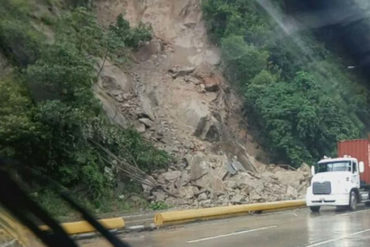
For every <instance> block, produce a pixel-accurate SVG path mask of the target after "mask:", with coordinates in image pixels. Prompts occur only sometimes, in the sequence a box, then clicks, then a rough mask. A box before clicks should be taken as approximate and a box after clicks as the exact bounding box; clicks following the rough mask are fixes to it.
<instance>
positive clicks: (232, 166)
mask: <svg viewBox="0 0 370 247" xmlns="http://www.w3.org/2000/svg"><path fill="white" fill-rule="evenodd" d="M96 11H97V16H98V19H99V21H100V22H101V23H102V24H103V25H105V26H108V25H109V24H111V23H113V22H114V20H115V18H116V17H117V16H118V15H119V14H121V13H125V18H126V19H127V20H129V22H130V23H131V25H132V26H135V25H138V24H139V23H140V22H143V23H146V24H150V25H151V26H152V30H153V36H154V38H153V39H152V40H151V41H150V42H147V43H145V45H144V46H143V47H141V48H140V49H139V50H138V51H137V52H136V53H135V54H134V62H133V63H132V65H131V66H130V68H128V69H125V70H122V69H120V68H119V67H117V66H115V65H113V64H112V63H109V62H107V63H106V65H105V66H104V68H103V70H102V72H101V78H100V80H99V82H98V84H97V86H96V87H95V92H96V95H97V96H98V98H99V99H100V100H101V101H102V103H103V107H104V109H105V111H106V112H107V114H108V115H109V116H110V118H111V119H112V120H113V121H114V122H116V123H117V124H119V125H121V126H122V127H129V126H134V127H135V128H136V130H137V131H138V132H140V133H142V135H144V136H145V137H146V138H147V139H149V140H151V141H152V142H153V143H154V145H155V146H157V147H158V148H160V149H163V150H166V151H167V152H169V153H170V154H172V155H173V156H174V157H176V162H175V164H174V165H172V166H170V167H169V168H168V169H166V170H160V171H157V172H155V173H154V174H152V176H153V177H154V178H155V179H156V180H157V181H158V182H159V183H160V184H161V185H163V186H164V187H165V191H163V189H158V188H153V187H148V186H146V185H143V189H144V193H145V195H146V197H147V198H148V199H149V200H151V201H157V202H158V201H160V202H165V203H166V204H168V205H174V206H185V207H186V206H192V207H194V206H195V207H197V206H212V205H227V204H230V203H231V204H238V203H246V202H257V201H274V200H282V199H295V198H301V197H302V196H303V194H304V193H305V189H306V187H307V185H308V178H309V169H308V166H307V165H305V166H302V168H300V169H298V170H297V171H293V170H290V171H289V170H286V169H283V168H280V167H279V166H276V165H271V164H270V165H267V164H263V163H262V162H260V161H258V160H257V159H256V157H258V159H259V160H262V161H268V157H267V156H268V155H267V154H266V153H264V152H263V150H261V148H260V146H259V145H258V143H257V142H255V140H254V139H253V136H252V135H251V134H250V133H249V129H248V125H247V123H246V120H245V118H244V117H243V112H242V101H241V99H240V97H239V96H238V95H237V94H236V93H235V92H234V90H233V89H232V88H231V85H230V83H229V82H228V81H227V80H225V78H224V77H223V75H222V73H221V71H220V70H219V68H218V65H219V64H220V60H221V58H220V52H219V49H218V47H215V46H214V45H212V44H210V43H209V41H208V38H207V32H206V28H205V25H204V22H203V19H202V11H201V6H200V1H199V0H186V1H172V0H161V1H135V0H121V1H111V0H101V1H97V3H96Z"/></svg>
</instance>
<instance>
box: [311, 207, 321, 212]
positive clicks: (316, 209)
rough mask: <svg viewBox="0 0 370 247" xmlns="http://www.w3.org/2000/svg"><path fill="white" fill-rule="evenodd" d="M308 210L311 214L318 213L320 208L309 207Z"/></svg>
mask: <svg viewBox="0 0 370 247" xmlns="http://www.w3.org/2000/svg"><path fill="white" fill-rule="evenodd" d="M310 209H311V212H312V213H318V212H319V211H320V206H311V207H310Z"/></svg>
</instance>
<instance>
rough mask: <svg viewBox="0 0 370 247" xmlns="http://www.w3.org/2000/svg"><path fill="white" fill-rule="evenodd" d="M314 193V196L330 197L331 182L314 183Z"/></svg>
mask: <svg viewBox="0 0 370 247" xmlns="http://www.w3.org/2000/svg"><path fill="white" fill-rule="evenodd" d="M312 193H313V194H314V195H329V194H330V193H331V184H330V182H323V183H319V182H314V183H313V185H312Z"/></svg>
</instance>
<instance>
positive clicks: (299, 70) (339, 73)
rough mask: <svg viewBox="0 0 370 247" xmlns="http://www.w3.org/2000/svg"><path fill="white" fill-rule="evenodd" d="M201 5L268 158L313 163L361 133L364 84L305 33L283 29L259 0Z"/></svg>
mask: <svg viewBox="0 0 370 247" xmlns="http://www.w3.org/2000/svg"><path fill="white" fill-rule="evenodd" d="M202 7H203V12H204V18H205V20H206V23H207V28H208V30H209V33H210V37H211V39H212V41H213V42H215V43H216V44H218V45H219V46H220V47H221V50H222V56H223V62H224V64H223V67H224V71H225V75H226V76H227V77H228V79H229V80H230V81H232V82H233V83H234V86H235V87H237V88H238V89H239V91H241V92H242V94H243V95H244V96H245V108H246V110H247V114H248V119H249V121H250V122H251V123H252V125H253V126H254V127H255V128H258V129H259V132H260V133H262V134H261V141H262V142H263V143H264V145H265V147H266V149H267V150H268V151H270V153H271V154H272V158H273V159H274V161H276V162H290V163H291V164H293V165H294V166H296V167H297V166H299V165H300V164H301V163H302V162H308V163H313V162H315V161H316V160H318V159H319V158H320V157H322V156H323V155H324V154H334V153H335V147H336V142H337V141H338V140H342V139H349V138H360V137H361V135H364V132H365V130H366V125H367V124H368V122H367V121H368V120H366V119H370V111H369V109H370V107H369V105H368V103H367V102H366V98H367V97H369V92H368V90H367V89H366V88H365V87H364V86H363V85H364V84H363V83H361V79H360V78H359V77H358V76H356V75H353V74H349V73H348V72H346V71H345V66H344V65H343V64H344V61H342V60H340V59H339V58H338V57H335V56H334V55H333V54H332V53H331V52H330V51H329V50H328V49H326V48H325V46H324V45H323V44H321V43H319V42H318V41H316V40H315V39H314V38H313V36H312V35H311V34H310V33H308V32H307V31H306V32H299V33H295V34H294V35H287V34H285V31H284V30H283V28H282V27H281V26H279V25H278V24H277V23H276V22H275V21H274V20H273V19H272V18H271V16H270V15H268V14H267V13H266V11H265V10H264V9H263V8H262V7H261V6H259V5H258V4H257V1H248V0H230V1H223V0H204V1H203V2H202ZM276 7H277V9H278V6H276Z"/></svg>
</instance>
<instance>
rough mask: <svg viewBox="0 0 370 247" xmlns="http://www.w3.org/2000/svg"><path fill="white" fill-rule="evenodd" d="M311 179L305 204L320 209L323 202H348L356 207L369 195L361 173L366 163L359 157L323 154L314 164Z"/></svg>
mask: <svg viewBox="0 0 370 247" xmlns="http://www.w3.org/2000/svg"><path fill="white" fill-rule="evenodd" d="M311 172H312V180H311V185H310V187H308V188H307V193H306V204H307V206H308V207H310V209H311V211H313V212H318V211H319V210H320V207H321V206H338V207H340V206H347V207H349V209H351V210H356V208H357V203H359V202H360V201H366V200H368V199H369V192H368V191H366V190H365V191H364V190H362V188H361V183H360V173H363V172H364V163H363V162H362V161H360V162H359V161H358V160H357V159H356V158H353V157H349V156H344V157H340V158H326V157H325V158H324V159H322V160H320V161H319V162H318V163H317V164H316V165H314V166H312V167H311Z"/></svg>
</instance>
